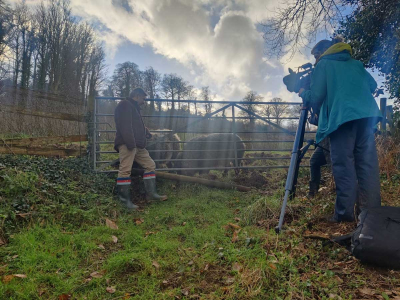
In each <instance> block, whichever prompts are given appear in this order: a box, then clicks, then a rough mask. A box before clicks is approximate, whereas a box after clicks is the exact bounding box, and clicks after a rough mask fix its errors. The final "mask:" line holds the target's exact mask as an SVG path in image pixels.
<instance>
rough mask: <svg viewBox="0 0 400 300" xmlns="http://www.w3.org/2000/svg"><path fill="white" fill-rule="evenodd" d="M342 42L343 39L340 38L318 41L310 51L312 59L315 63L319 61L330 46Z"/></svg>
mask: <svg viewBox="0 0 400 300" xmlns="http://www.w3.org/2000/svg"><path fill="white" fill-rule="evenodd" d="M340 42H343V38H342V37H340V36H336V37H334V38H333V39H332V40H331V41H329V40H322V41H319V42H318V43H317V44H316V45H315V46H314V47H313V48H312V49H311V54H312V55H314V58H315V60H316V61H318V60H319V58H320V57H321V55H322V54H324V52H325V51H326V50H328V49H329V48H330V47H331V46H333V45H335V44H337V43H340Z"/></svg>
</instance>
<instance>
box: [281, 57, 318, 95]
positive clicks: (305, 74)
mask: <svg viewBox="0 0 400 300" xmlns="http://www.w3.org/2000/svg"><path fill="white" fill-rule="evenodd" d="M301 69H302V70H304V71H301V72H300V70H301ZM313 70H314V68H313V65H312V64H311V63H306V64H304V65H302V66H300V67H298V68H297V72H295V71H293V70H292V69H291V68H289V75H287V76H285V77H283V83H284V84H285V85H286V88H287V89H288V91H289V92H291V93H298V92H299V90H300V89H301V88H303V89H305V90H308V89H310V83H311V76H310V75H311V73H312V72H313Z"/></svg>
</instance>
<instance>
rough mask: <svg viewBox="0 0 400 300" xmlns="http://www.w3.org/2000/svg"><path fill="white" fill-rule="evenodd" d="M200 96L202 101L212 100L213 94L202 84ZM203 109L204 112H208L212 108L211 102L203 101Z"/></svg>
mask: <svg viewBox="0 0 400 300" xmlns="http://www.w3.org/2000/svg"><path fill="white" fill-rule="evenodd" d="M200 97H201V98H202V100H204V101H212V100H213V99H214V97H213V95H211V91H210V88H209V87H208V86H204V87H202V88H201V96H200ZM204 109H205V111H206V114H210V113H211V112H212V109H213V103H212V102H209V103H205V104H204Z"/></svg>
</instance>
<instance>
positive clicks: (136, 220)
mask: <svg viewBox="0 0 400 300" xmlns="http://www.w3.org/2000/svg"><path fill="white" fill-rule="evenodd" d="M134 221H135V223H136V225H140V224H142V223H143V222H144V220H143V219H142V218H139V219H134Z"/></svg>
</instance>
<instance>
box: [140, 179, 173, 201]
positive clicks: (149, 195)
mask: <svg viewBox="0 0 400 300" xmlns="http://www.w3.org/2000/svg"><path fill="white" fill-rule="evenodd" d="M143 182H144V188H145V190H146V199H147V200H159V201H165V200H167V199H168V197H167V196H166V195H159V194H157V189H156V178H155V177H153V178H145V179H143Z"/></svg>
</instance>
